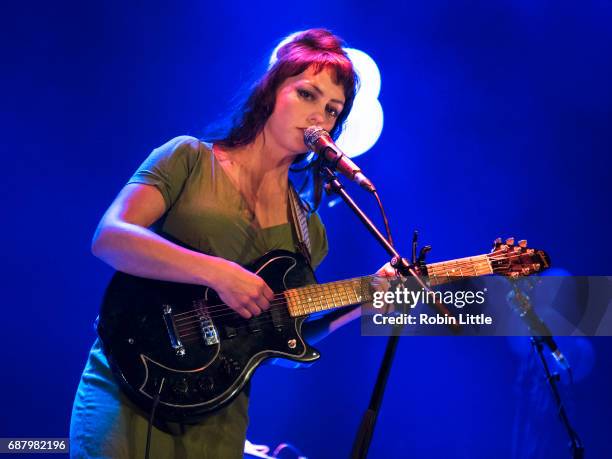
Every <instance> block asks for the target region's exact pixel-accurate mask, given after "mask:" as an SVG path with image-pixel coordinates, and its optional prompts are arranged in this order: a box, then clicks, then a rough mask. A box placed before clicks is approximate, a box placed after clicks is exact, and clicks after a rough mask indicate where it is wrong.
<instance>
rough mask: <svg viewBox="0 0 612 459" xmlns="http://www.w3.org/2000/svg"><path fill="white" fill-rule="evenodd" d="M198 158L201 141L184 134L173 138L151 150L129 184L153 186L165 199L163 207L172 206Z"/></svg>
mask: <svg viewBox="0 0 612 459" xmlns="http://www.w3.org/2000/svg"><path fill="white" fill-rule="evenodd" d="M199 158H200V141H199V140H198V139H196V138H195V137H191V136H187V135H183V136H179V137H175V138H174V139H172V140H170V141H169V142H167V143H165V144H164V145H162V146H161V147H159V148H156V149H155V150H153V152H151V154H150V155H149V157H148V158H147V159H145V161H144V162H143V163H142V164H141V165H140V167H139V168H138V170H136V172H135V173H134V175H133V176H132V177H131V178H130V179H129V180H128V184H129V183H143V184H145V185H153V186H155V187H156V188H157V189H158V190H159V191H160V193H161V194H162V196H163V198H164V202H165V203H166V209H169V208H170V207H172V205H173V204H174V202H175V201H176V199H177V198H178V196H179V194H180V193H181V190H182V189H183V186H184V185H185V181H186V180H187V177H189V174H190V173H191V171H192V170H193V168H194V167H195V165H196V163H197V161H198V160H199Z"/></svg>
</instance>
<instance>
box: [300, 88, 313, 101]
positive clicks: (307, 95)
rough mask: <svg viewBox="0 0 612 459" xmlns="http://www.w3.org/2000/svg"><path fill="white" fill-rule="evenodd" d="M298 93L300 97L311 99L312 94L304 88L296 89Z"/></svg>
mask: <svg viewBox="0 0 612 459" xmlns="http://www.w3.org/2000/svg"><path fill="white" fill-rule="evenodd" d="M298 94H299V95H300V97H303V98H304V99H307V100H310V99H312V94H310V93H309V92H308V91H306V90H305V89H298Z"/></svg>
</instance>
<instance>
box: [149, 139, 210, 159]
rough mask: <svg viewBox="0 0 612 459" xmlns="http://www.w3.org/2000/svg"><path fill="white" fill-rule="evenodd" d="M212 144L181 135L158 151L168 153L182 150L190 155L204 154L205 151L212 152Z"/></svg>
mask: <svg viewBox="0 0 612 459" xmlns="http://www.w3.org/2000/svg"><path fill="white" fill-rule="evenodd" d="M211 148H212V144H210V143H208V142H205V141H203V140H201V139H198V138H197V137H193V136H191V135H179V136H176V137H174V138H172V139H170V140H168V141H167V142H166V143H164V144H163V145H161V146H160V147H159V148H158V149H161V150H166V151H177V150H180V151H182V152H185V153H189V154H193V155H195V154H202V152H203V151H208V152H210V150H211Z"/></svg>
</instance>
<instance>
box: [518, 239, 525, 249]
mask: <svg viewBox="0 0 612 459" xmlns="http://www.w3.org/2000/svg"><path fill="white" fill-rule="evenodd" d="M518 245H519V246H520V247H522V248H525V247H527V239H522V240H520V241H519V242H518Z"/></svg>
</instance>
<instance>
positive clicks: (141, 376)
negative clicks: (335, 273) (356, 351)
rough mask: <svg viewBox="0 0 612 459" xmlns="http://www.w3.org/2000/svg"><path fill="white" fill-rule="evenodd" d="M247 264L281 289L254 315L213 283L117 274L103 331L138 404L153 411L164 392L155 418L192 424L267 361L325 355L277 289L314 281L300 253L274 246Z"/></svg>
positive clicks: (114, 361) (302, 360)
mask: <svg viewBox="0 0 612 459" xmlns="http://www.w3.org/2000/svg"><path fill="white" fill-rule="evenodd" d="M247 269H249V270H251V271H252V272H255V273H257V274H258V275H259V276H260V277H262V278H263V279H264V280H265V281H266V283H267V284H268V285H269V286H270V288H271V289H272V290H273V291H274V292H275V293H276V294H277V295H276V297H275V300H274V301H273V302H272V304H271V307H270V309H269V310H268V311H265V312H263V313H262V314H261V315H259V316H258V317H256V318H252V319H249V320H247V319H243V318H242V317H240V316H239V315H238V314H237V313H235V312H234V311H233V310H231V309H230V308H229V307H227V306H225V305H223V304H222V303H223V301H222V300H221V299H220V298H219V297H218V295H217V294H216V293H215V292H214V290H212V289H209V288H206V287H202V286H195V285H187V284H179V283H173V282H163V281H157V280H151V279H144V278H140V277H136V276H131V275H128V274H125V273H122V272H117V273H115V275H114V277H113V278H112V280H111V282H110V284H109V286H108V288H107V290H106V293H105V296H104V300H103V304H102V306H101V310H100V318H99V323H98V334H99V336H100V338H101V340H102V343H103V347H104V351H105V354H106V356H107V358H108V360H109V363H110V365H111V368H112V370H113V373H114V374H115V376H116V378H117V380H118V381H119V383H120V385H121V386H122V388H123V389H124V392H125V393H126V394H127V395H128V397H129V398H130V399H131V400H132V401H133V402H134V403H136V404H137V405H138V406H139V407H141V408H142V409H143V410H145V411H146V412H149V411H150V410H151V407H152V404H153V400H154V398H155V396H156V395H157V394H159V403H158V405H157V408H156V417H157V418H159V419H162V420H165V421H172V422H183V423H193V422H197V421H198V420H199V419H201V418H202V417H203V416H204V415H206V414H207V413H209V412H211V411H213V410H215V409H218V408H220V407H222V406H223V405H225V404H227V403H228V402H230V401H231V400H232V399H233V398H234V397H236V396H237V395H238V394H239V393H240V391H241V390H242V389H243V388H244V386H245V384H246V383H247V382H248V380H249V379H250V377H251V376H252V374H253V372H254V371H255V369H256V367H257V366H258V365H259V364H260V363H262V362H263V361H264V360H266V359H270V358H284V359H289V360H292V361H294V362H298V363H299V364H310V363H312V362H313V361H315V360H316V359H318V358H319V353H318V352H317V351H316V350H315V349H313V348H312V347H310V346H309V345H308V344H307V343H306V342H305V341H304V339H303V338H302V334H301V327H302V323H303V321H304V317H297V318H293V317H291V316H290V315H289V311H288V309H287V303H286V300H285V297H284V295H282V294H281V295H278V294H280V293H281V292H283V291H285V290H287V289H290V288H295V287H301V286H304V285H309V284H313V283H316V280H315V277H314V274H313V272H312V270H311V269H310V267H309V266H308V264H307V263H306V262H305V261H304V259H303V258H302V257H301V255H298V254H295V253H291V252H287V251H281V250H277V251H273V252H269V253H268V254H266V255H264V256H263V257H262V258H261V259H259V260H258V261H257V262H256V263H254V264H253V265H252V266H248V267H247ZM162 381H163V383H162Z"/></svg>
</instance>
